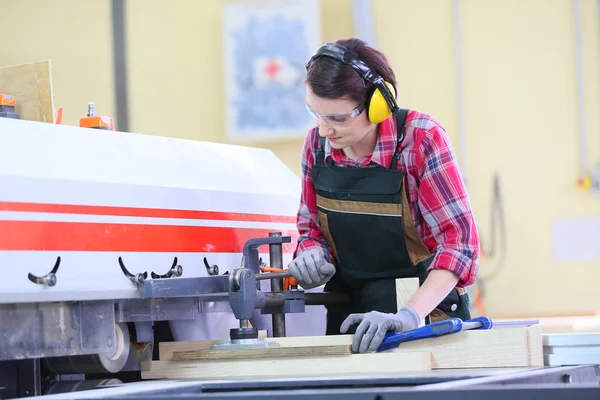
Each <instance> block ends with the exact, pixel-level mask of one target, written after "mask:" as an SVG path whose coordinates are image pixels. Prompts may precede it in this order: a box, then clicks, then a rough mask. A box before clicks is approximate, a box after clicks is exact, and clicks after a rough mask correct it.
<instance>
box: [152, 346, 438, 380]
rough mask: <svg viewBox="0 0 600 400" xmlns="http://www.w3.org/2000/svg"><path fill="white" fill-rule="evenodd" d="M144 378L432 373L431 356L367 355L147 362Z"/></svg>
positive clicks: (416, 354) (405, 354) (244, 377)
mask: <svg viewBox="0 0 600 400" xmlns="http://www.w3.org/2000/svg"><path fill="white" fill-rule="evenodd" d="M141 367H142V379H236V380H241V379H264V378H299V377H308V376H320V377H322V376H336V375H347V374H390V373H397V372H413V371H429V370H431V353H429V352H403V353H376V354H374V353H367V354H349V355H345V356H315V357H300V358H296V357H274V358H268V359H252V360H245V361H241V360H233V361H232V360H218V361H213V360H210V361H197V360H196V361H150V362H148V361H144V362H142V363H141Z"/></svg>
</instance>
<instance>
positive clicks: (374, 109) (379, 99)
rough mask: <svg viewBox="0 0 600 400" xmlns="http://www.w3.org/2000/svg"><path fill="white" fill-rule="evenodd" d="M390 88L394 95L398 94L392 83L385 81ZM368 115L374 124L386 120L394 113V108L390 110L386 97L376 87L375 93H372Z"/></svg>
mask: <svg viewBox="0 0 600 400" xmlns="http://www.w3.org/2000/svg"><path fill="white" fill-rule="evenodd" d="M385 84H386V85H387V86H388V87H389V88H390V92H392V93H394V97H395V96H396V91H395V90H394V87H393V86H392V84H391V83H389V82H386V83H385ZM368 107H369V108H368V110H367V111H368V114H367V115H368V116H369V121H371V122H372V123H373V124H378V123H380V122H382V121H385V120H386V119H388V118H389V117H390V116H391V115H392V110H390V106H389V105H388V103H387V101H386V100H385V97H384V96H383V94H382V93H381V91H380V90H379V89H375V91H374V92H373V94H372V95H371V100H370V101H369V104H368Z"/></svg>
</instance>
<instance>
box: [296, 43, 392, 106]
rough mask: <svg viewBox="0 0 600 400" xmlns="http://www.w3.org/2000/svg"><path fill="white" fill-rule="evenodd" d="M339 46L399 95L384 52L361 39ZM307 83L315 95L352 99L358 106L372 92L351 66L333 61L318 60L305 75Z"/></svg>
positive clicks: (367, 83) (326, 59) (322, 58)
mask: <svg viewBox="0 0 600 400" xmlns="http://www.w3.org/2000/svg"><path fill="white" fill-rule="evenodd" d="M336 43H338V44H341V45H344V46H346V47H348V48H349V49H350V50H352V51H354V53H356V55H357V56H358V58H360V59H361V60H362V61H363V62H364V63H365V64H367V66H368V67H369V68H371V69H373V70H375V72H377V73H378V74H379V75H381V77H382V78H383V79H384V80H386V81H388V82H389V83H391V84H392V86H393V87H394V90H395V91H396V93H398V91H397V89H396V76H395V75H394V71H393V70H392V68H391V67H390V65H389V63H388V60H387V58H386V56H385V55H384V54H383V53H382V52H380V51H379V50H376V49H374V48H373V47H370V46H369V45H368V44H367V43H366V42H365V41H363V40H361V39H358V38H348V39H340V40H337V41H336ZM305 82H306V83H307V84H308V85H309V86H310V89H311V90H312V91H313V93H314V94H315V95H317V96H319V97H323V98H326V99H338V98H340V97H344V96H349V97H350V98H351V99H353V100H356V101H357V102H363V101H365V100H366V98H367V95H368V94H369V93H370V92H371V90H372V89H373V85H372V84H371V83H369V82H367V81H365V80H364V79H363V78H362V77H361V76H360V75H359V74H358V72H356V71H355V70H354V69H353V68H352V67H351V66H349V65H346V64H343V63H341V62H339V61H338V60H334V59H333V58H331V57H319V58H317V59H315V60H313V61H312V62H311V63H310V64H309V66H308V69H307V71H306V80H305Z"/></svg>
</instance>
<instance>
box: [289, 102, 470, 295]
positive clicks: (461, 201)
mask: <svg viewBox="0 0 600 400" xmlns="http://www.w3.org/2000/svg"><path fill="white" fill-rule="evenodd" d="M405 129H406V130H405V137H404V140H403V142H402V143H401V147H400V148H399V149H398V151H399V152H400V151H402V153H401V157H400V159H399V160H398V163H397V169H398V170H399V171H404V172H405V173H406V178H405V185H407V186H406V187H407V193H406V196H407V198H408V202H409V203H410V211H411V215H412V218H413V221H414V224H415V227H416V229H417V232H418V233H419V234H420V236H421V239H422V240H423V242H424V243H425V245H426V246H427V248H428V249H429V251H430V252H431V253H432V254H433V255H434V258H433V260H432V263H431V265H430V270H431V269H446V270H449V271H452V272H454V273H455V274H456V275H457V276H458V277H459V282H458V284H457V286H459V287H465V286H469V285H472V284H473V283H474V282H475V278H476V276H477V271H478V268H479V256H480V248H479V235H478V232H477V227H476V225H475V219H474V216H473V211H472V209H471V205H470V202H469V197H468V194H467V190H466V187H465V184H464V182H463V180H462V177H461V175H460V171H459V166H458V164H457V161H456V158H455V156H454V153H453V150H452V147H451V144H450V141H449V138H448V136H447V134H446V131H445V130H444V128H443V127H442V126H441V125H440V124H439V123H438V122H437V121H436V120H435V119H433V118H432V117H431V116H429V115H427V114H424V113H421V112H419V111H415V110H411V111H410V112H409V113H408V116H407V117H406V124H405ZM396 141H397V139H396V121H395V118H394V117H393V116H392V117H390V118H388V119H387V120H385V121H383V122H382V123H381V124H380V126H379V138H378V140H377V144H376V146H375V150H374V151H373V154H372V155H371V156H366V157H362V158H361V159H359V160H358V161H353V160H352V159H350V158H348V157H346V156H345V155H344V153H343V151H342V150H338V149H332V148H331V146H330V144H329V141H326V142H325V143H326V144H325V159H326V160H327V158H328V157H333V162H334V164H335V165H338V166H343V167H357V168H368V167H373V166H375V165H376V164H378V165H381V166H383V167H385V168H389V167H390V163H391V161H392V157H393V154H394V147H395V146H396ZM318 149H319V135H318V134H317V130H316V128H313V129H311V130H310V132H309V133H308V135H307V137H306V140H305V142H304V147H303V149H302V158H301V162H302V195H301V200H300V207H299V210H298V218H297V225H298V231H299V233H300V237H299V239H298V246H297V248H296V255H297V254H299V253H300V252H302V251H305V250H309V249H314V248H315V247H320V248H322V249H323V250H324V251H325V254H326V255H327V257H328V259H329V260H330V262H333V256H332V251H331V249H330V247H329V246H328V244H327V241H326V239H325V237H324V236H323V232H322V231H321V227H320V224H319V218H318V213H317V204H316V195H315V187H314V184H313V181H312V166H313V164H314V163H315V158H316V153H317V150H318Z"/></svg>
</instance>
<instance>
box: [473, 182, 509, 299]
mask: <svg viewBox="0 0 600 400" xmlns="http://www.w3.org/2000/svg"><path fill="white" fill-rule="evenodd" d="M490 228H491V233H490V243H491V244H490V247H489V249H487V250H486V253H487V255H488V257H489V258H490V259H491V258H493V257H494V256H496V254H497V259H498V260H497V263H496V267H495V268H494V269H493V270H492V272H490V273H489V274H488V275H487V276H482V277H478V278H477V281H478V286H479V293H480V296H481V297H482V298H484V297H485V284H486V283H488V282H489V281H491V280H493V279H495V278H497V277H498V275H499V274H500V273H501V272H502V271H503V269H504V266H505V260H506V223H505V216H504V204H503V201H502V191H501V189H500V176H499V174H498V173H495V174H494V184H493V192H492V206H491V227H490ZM497 239H498V240H497ZM482 242H483V241H482ZM497 242H499V246H498V248H497V246H496V245H497ZM482 247H484V246H483V243H482Z"/></svg>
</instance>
